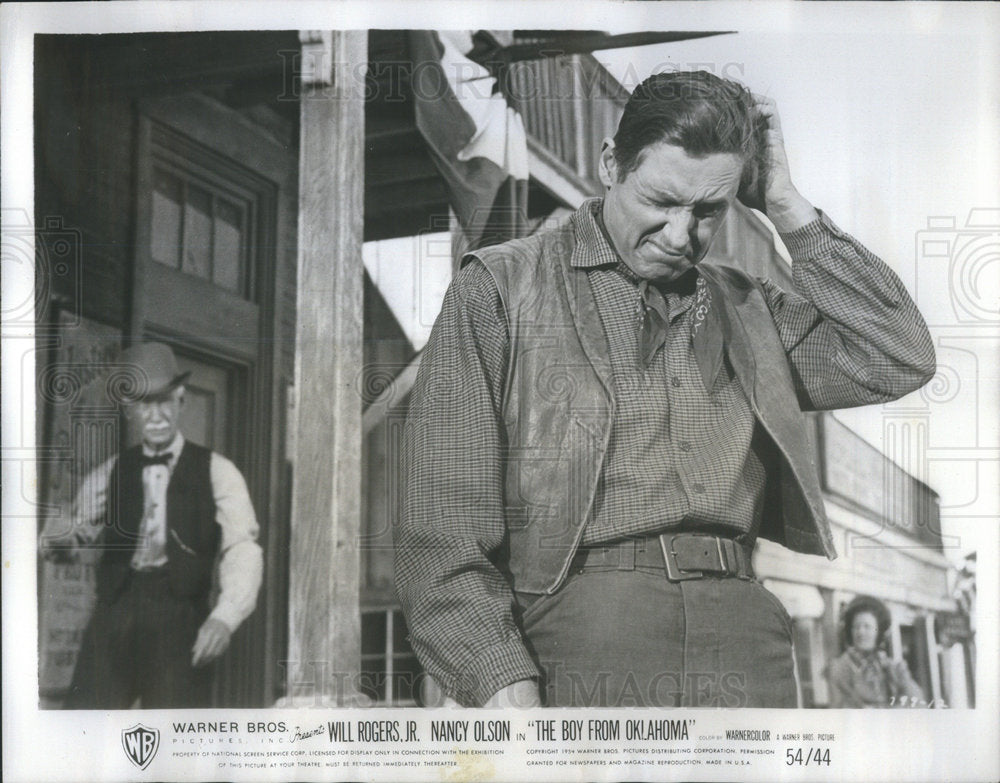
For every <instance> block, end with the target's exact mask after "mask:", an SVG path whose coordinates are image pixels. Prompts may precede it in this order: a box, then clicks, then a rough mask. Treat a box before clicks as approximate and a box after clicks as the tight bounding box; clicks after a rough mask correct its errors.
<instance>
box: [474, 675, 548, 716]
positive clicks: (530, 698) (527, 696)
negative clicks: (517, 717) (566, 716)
mask: <svg viewBox="0 0 1000 783" xmlns="http://www.w3.org/2000/svg"><path fill="white" fill-rule="evenodd" d="M483 706H484V707H517V708H518V709H522V710H523V709H530V708H532V707H541V706H542V700H541V697H539V695H538V683H536V682H535V681H534V680H518V681H517V682H514V683H511V684H510V685H508V686H507V687H506V688H501V689H500V690H498V691H497V692H496V693H494V694H493V695H492V696H491V697H490V700H489V701H488V702H486V704H484V705H483Z"/></svg>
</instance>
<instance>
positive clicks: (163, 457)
mask: <svg viewBox="0 0 1000 783" xmlns="http://www.w3.org/2000/svg"><path fill="white" fill-rule="evenodd" d="M173 457H174V455H173V452H170V451H164V452H163V453H161V454H154V455H153V456H148V455H146V454H143V455H142V459H141V460H140V462H141V463H142V466H143V467H144V468H146V467H149V466H150V465H164V466H169V465H170V460H172V459H173Z"/></svg>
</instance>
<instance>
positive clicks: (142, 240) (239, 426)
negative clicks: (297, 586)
mask: <svg viewBox="0 0 1000 783" xmlns="http://www.w3.org/2000/svg"><path fill="white" fill-rule="evenodd" d="M138 134H139V141H138V145H137V154H138V160H137V183H138V184H137V210H136V232H135V233H136V263H135V273H134V278H135V279H134V285H133V304H132V311H133V316H132V324H131V332H132V335H133V339H147V340H149V339H156V340H161V341H163V342H166V343H169V344H170V345H171V346H172V347H173V348H174V352H175V354H176V355H177V357H178V362H179V363H180V365H181V367H182V369H184V370H191V371H192V374H191V378H190V380H189V383H188V394H187V404H186V406H185V410H184V413H183V416H182V427H183V432H184V434H185V437H189V438H190V439H191V440H193V441H195V442H198V443H201V444H202V445H205V446H208V447H211V448H213V449H215V450H216V451H219V452H220V453H222V454H224V455H225V456H227V457H228V458H229V459H231V460H232V461H233V462H234V463H235V464H236V466H237V467H238V468H239V469H240V471H241V472H242V473H243V475H244V478H245V479H246V481H247V485H248V487H249V489H250V496H251V499H252V501H253V504H254V509H255V511H256V513H257V518H258V521H259V522H260V526H261V544H262V546H263V547H264V551H265V569H264V580H265V584H264V586H263V588H262V590H261V594H260V598H259V599H258V603H257V610H256V611H255V612H254V614H253V615H251V617H250V618H249V619H248V620H247V621H246V622H245V623H244V624H243V626H242V627H241V628H240V629H239V630H238V631H237V633H236V634H234V636H233V640H232V644H231V647H230V651H229V652H228V653H227V654H226V656H225V657H224V658H223V659H222V660H221V661H220V663H219V665H218V666H217V678H216V680H217V682H216V687H215V704H216V705H217V706H233V707H253V706H264V705H268V704H271V703H273V701H274V698H275V693H274V683H275V682H276V681H277V680H278V679H280V672H278V671H277V661H279V660H281V659H283V658H284V657H285V650H284V649H281V648H280V647H281V645H282V643H283V640H284V636H283V634H282V633H280V632H279V630H278V629H282V628H283V627H284V626H285V624H286V623H287V614H286V611H287V610H286V609H285V608H283V607H280V606H277V605H276V601H277V600H280V596H281V595H282V590H281V583H282V582H283V581H285V580H287V570H286V569H287V567H286V566H285V565H284V563H286V562H287V557H286V556H283V554H282V553H281V552H279V551H276V549H277V548H278V547H279V546H280V543H278V542H283V541H284V539H285V536H284V535H283V533H282V530H283V529H284V527H286V526H287V520H286V519H284V518H283V515H282V514H281V512H282V509H281V507H280V502H279V500H278V499H279V498H280V497H281V488H280V486H279V484H278V481H279V476H280V474H281V469H282V467H283V458H282V455H281V453H280V448H279V446H280V443H281V440H282V438H281V434H282V433H281V432H280V431H279V430H278V429H276V427H277V426H279V425H278V424H276V421H275V419H276V417H274V416H272V412H273V411H275V410H276V409H278V407H279V405H280V396H281V388H280V387H281V385H282V384H281V382H280V380H279V379H278V378H277V376H276V369H275V368H276V364H278V363H279V362H280V360H281V357H282V353H281V351H280V345H278V343H277V341H276V340H275V339H274V334H275V328H276V327H275V323H276V321H278V320H279V319H278V316H277V315H276V311H275V307H276V300H278V299H281V298H284V297H285V296H287V295H286V294H283V293H281V292H280V291H279V279H280V278H281V275H279V273H278V270H279V269H281V268H282V267H281V264H282V263H284V264H287V263H288V258H289V256H290V255H292V254H291V253H288V252H287V251H285V246H284V243H283V241H282V239H281V237H282V235H283V234H285V233H287V226H288V224H289V223H291V224H294V213H293V212H291V210H290V207H289V204H290V203H294V202H290V199H291V198H292V197H293V196H294V194H295V190H294V172H295V167H296V159H295V158H294V156H292V155H290V154H289V152H288V150H287V149H284V148H282V147H281V146H279V145H277V144H275V142H274V140H273V139H271V138H269V137H268V136H267V134H266V133H264V132H262V131H260V130H259V129H257V128H255V127H253V126H252V125H251V124H249V123H247V121H246V119H245V118H244V117H242V116H241V115H239V113H238V112H235V111H233V110H232V109H230V108H229V107H227V106H224V105H222V104H220V103H218V102H216V101H213V100H211V99H208V98H206V97H205V96H203V95H199V94H183V95H174V96H169V97H165V98H158V99H156V100H153V101H149V102H145V103H143V104H141V105H140V109H139V118H138ZM292 257H293V255H292ZM272 542H275V543H274V544H273V545H272Z"/></svg>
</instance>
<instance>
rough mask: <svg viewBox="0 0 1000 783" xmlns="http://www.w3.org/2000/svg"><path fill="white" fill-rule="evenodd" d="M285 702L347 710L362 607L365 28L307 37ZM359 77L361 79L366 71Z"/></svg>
mask: <svg viewBox="0 0 1000 783" xmlns="http://www.w3.org/2000/svg"><path fill="white" fill-rule="evenodd" d="M300 40H301V41H302V94H301V97H300V100H301V106H300V117H301V131H300V134H301V135H300V148H299V230H298V306H297V311H298V322H297V325H296V333H295V394H296V401H295V415H294V422H291V423H290V424H291V426H294V427H295V447H294V471H295V473H294V480H293V483H292V518H291V541H290V550H291V551H290V568H289V603H290V606H289V613H288V616H289V633H288V659H289V660H288V665H287V669H286V676H287V684H288V689H287V693H288V699H287V701H288V703H289V704H290V705H296V706H299V705H301V706H309V705H313V704H315V705H319V704H324V705H334V704H349V703H351V701H352V699H353V698H354V696H355V694H356V692H357V687H356V686H357V680H358V674H359V672H360V666H361V641H360V637H361V632H360V616H359V607H358V594H359V552H358V538H359V533H360V522H361V443H362V431H361V395H360V392H359V386H358V383H359V376H360V374H361V363H362V323H363V317H362V292H363V266H362V260H361V245H362V237H363V225H364V213H363V209H364V124H365V116H364V83H363V81H362V78H361V77H360V76H359V75H358V73H357V69H356V67H355V66H357V65H358V64H361V63H365V62H366V61H367V56H368V51H367V50H368V34H367V31H364V30H361V31H305V32H302V33H300ZM362 73H363V72H362Z"/></svg>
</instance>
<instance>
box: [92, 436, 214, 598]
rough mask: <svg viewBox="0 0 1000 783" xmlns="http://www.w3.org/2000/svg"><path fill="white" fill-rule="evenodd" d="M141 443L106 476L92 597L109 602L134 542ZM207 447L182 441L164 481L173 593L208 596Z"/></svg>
mask: <svg viewBox="0 0 1000 783" xmlns="http://www.w3.org/2000/svg"><path fill="white" fill-rule="evenodd" d="M141 456H142V447H141V446H135V447H133V448H131V449H128V450H126V451H125V452H123V453H122V455H121V456H120V457H119V458H118V461H117V463H116V464H115V466H114V468H112V470H111V475H110V477H109V478H108V494H107V508H106V511H105V520H104V522H105V528H104V533H103V537H102V542H103V550H104V551H103V555H102V557H101V561H100V564H99V566H98V568H97V597H98V599H99V600H101V601H107V602H111V601H113V600H114V599H115V598H116V597H117V595H118V593H119V592H120V591H121V589H122V587H123V586H124V584H125V581H126V578H127V577H128V574H129V571H130V569H131V561H132V556H133V555H134V554H135V548H136V545H137V544H138V541H139V531H140V524H141V522H142V514H143V491H142V463H141V462H140V457H141ZM211 459H212V452H211V450H209V449H206V448H205V447H204V446H199V445H197V444H195V443H191V442H190V441H185V442H184V448H183V449H182V450H181V454H180V457H178V459H177V464H176V465H175V466H174V470H173V473H172V474H171V476H170V483H169V484H168V485H167V561H168V562H167V573H168V575H169V583H170V591H171V592H172V593H173V594H174V595H175V596H176V597H177V598H185V599H198V598H204V599H206V600H207V599H208V595H209V592H210V590H211V587H212V569H213V566H214V564H215V557H216V555H217V554H218V551H219V538H220V528H219V525H218V523H217V522H216V521H215V499H214V493H213V492H212V476H211Z"/></svg>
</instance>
